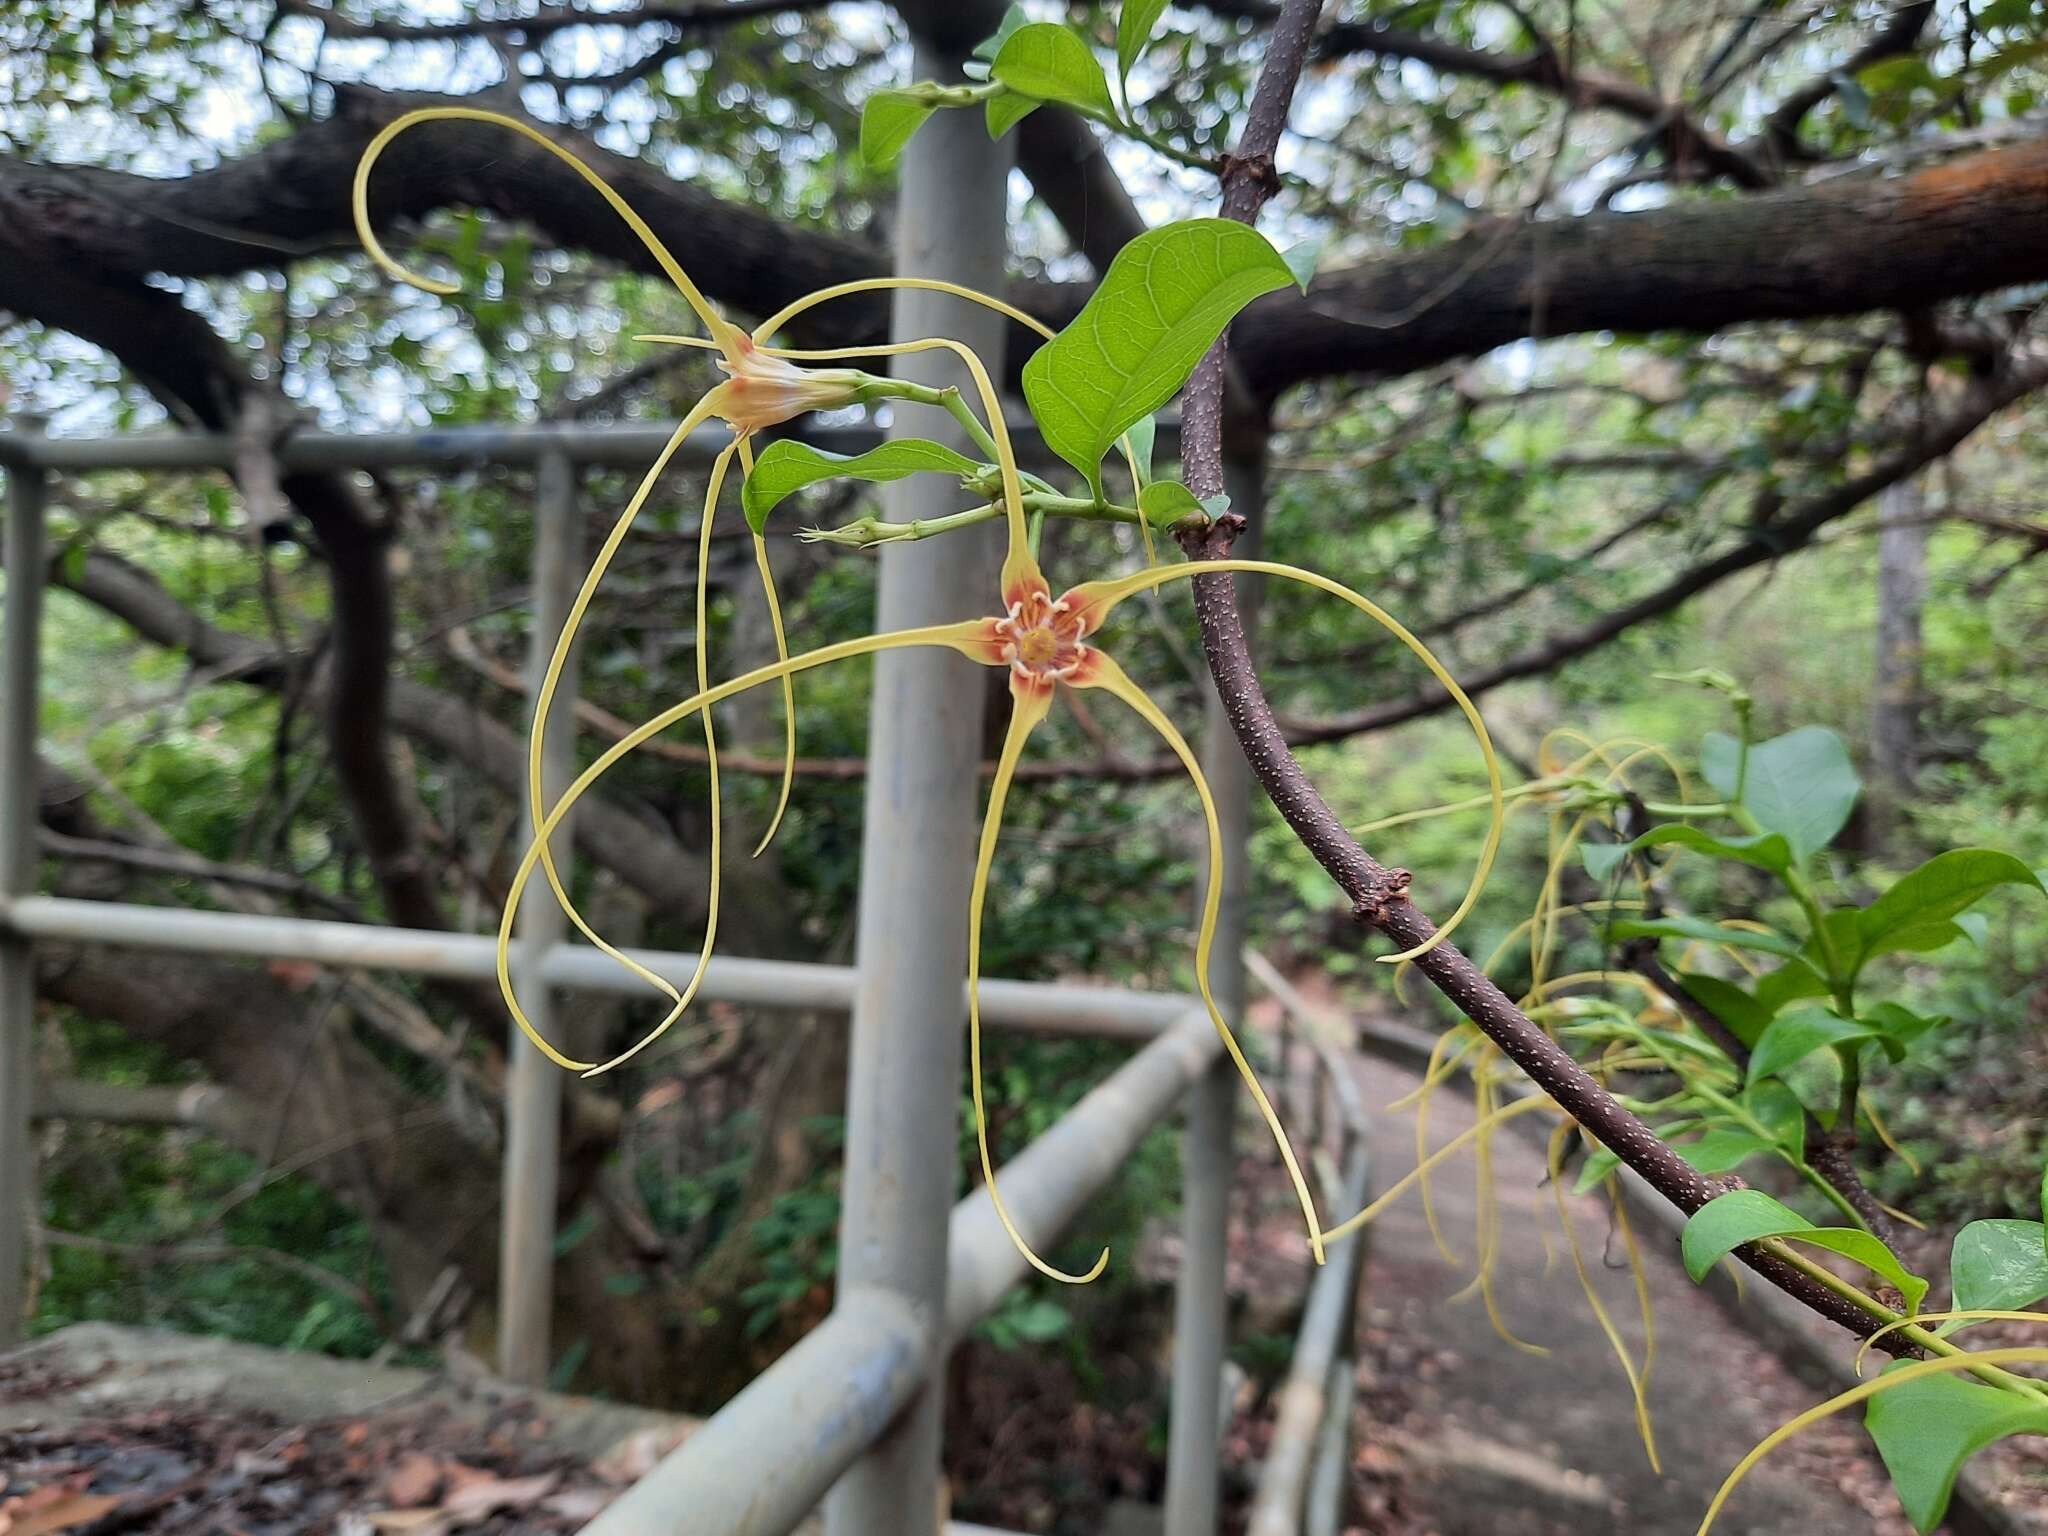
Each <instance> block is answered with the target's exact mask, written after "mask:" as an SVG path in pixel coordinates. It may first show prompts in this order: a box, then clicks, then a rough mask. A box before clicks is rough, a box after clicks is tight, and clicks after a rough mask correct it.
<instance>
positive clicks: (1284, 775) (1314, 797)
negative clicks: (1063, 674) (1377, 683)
mask: <svg viewBox="0 0 2048 1536" xmlns="http://www.w3.org/2000/svg"><path fill="white" fill-rule="evenodd" d="M1321 8H1322V7H1321V0H1284V3H1283V5H1282V6H1281V9H1280V15H1279V19H1278V20H1277V21H1276V22H1275V24H1274V27H1273V33H1272V38H1271V41H1270V43H1269V44H1268V47H1267V51H1266V60H1265V64H1264V66H1263V67H1262V69H1261V70H1260V73H1259V81H1258V85H1257V87H1256V89H1255V90H1254V92H1253V96H1252V104H1251V109H1250V111H1249V113H1248V114H1247V116H1246V119H1245V126H1244V132H1243V135H1242V137H1241V138H1240V141H1239V144H1238V148H1237V151H1236V153H1234V154H1232V155H1231V156H1229V157H1228V158H1227V159H1226V161H1225V164H1224V171H1223V206H1222V215H1223V217H1225V218H1229V219H1235V220H1237V221H1238V222H1240V223H1244V224H1250V223H1253V222H1254V221H1255V220H1256V219H1257V217H1258V214H1259V210H1260V209H1261V208H1263V207H1264V206H1265V204H1266V202H1267V200H1268V199H1269V198H1270V197H1271V196H1272V194H1273V192H1274V191H1275V190H1276V188H1277V185H1278V183H1277V179H1276V178H1275V176H1274V172H1273V157H1274V153H1275V151H1276V150H1277V149H1278V147H1279V143H1280V135H1281V133H1282V131H1283V130H1284V129H1285V127H1286V123H1287V113H1288V109H1289V106H1290V105H1291V104H1292V102H1293V99H1294V91H1295V87H1296V85H1297V84H1298V82H1299V81H1300V78H1301V69H1302V64H1303V61H1304V60H1305V58H1306V57H1307V53H1308V44H1309V40H1310V36H1311V34H1312V33H1313V31H1314V28H1315V23H1316V18H1317V16H1318V15H1319V14H1320V12H1321ZM1228 346H1229V335H1228V333H1227V332H1226V333H1225V335H1224V336H1223V337H1221V338H1219V339H1218V341H1217V343H1216V345H1215V346H1214V347H1212V348H1211V349H1210V351H1209V353H1208V355H1207V356H1206V357H1204V358H1203V359H1202V361H1201V363H1200V365H1199V366H1198V367H1197V368H1196V369H1195V372H1194V376H1193V378H1192V379H1191V380H1190V381H1189V383H1188V388H1187V393H1186V396H1185V398H1184V401H1183V404H1182V409H1181V454H1182V467H1183V469H1184V471H1185V475H1186V481H1187V485H1188V487H1189V489H1191V490H1192V491H1193V492H1194V493H1195V494H1196V495H1197V496H1202V497H1206V496H1214V495H1216V494H1217V493H1218V492H1220V491H1221V490H1222V489H1223V430H1222V428H1223V378H1224V374H1223V370H1224V361H1225V357H1226V355H1227V348H1228ZM1243 527H1244V523H1243V519H1241V518H1235V517H1230V516H1225V517H1223V518H1219V519H1218V520H1217V521H1216V522H1215V523H1214V524H1213V525H1211V526H1210V527H1208V528H1206V529H1200V530H1193V529H1191V530H1188V531H1187V532H1185V533H1183V534H1181V536H1180V542H1181V545H1182V547H1183V548H1184V549H1185V550H1186V551H1187V553H1188V555H1189V556H1190V557H1191V558H1194V559H1198V560H1202V559H1207V560H1216V559H1221V558H1223V557H1224V556H1225V555H1226V554H1228V552H1229V550H1230V547H1231V544H1232V543H1233V542H1234V541H1235V539H1236V537H1237V535H1238V533H1239V532H1240V531H1241V530H1242V529H1243ZM1192 585H1193V586H1194V589H1195V612H1196V616H1197V618H1198V619H1199V620H1200V622H1201V626H1202V648H1203V651H1204V653H1205V655H1206V656H1207V658H1208V662H1209V671H1210V675H1211V676H1212V677H1213V678H1214V679H1215V682H1216V688H1217V691H1218V693H1219V694H1220V695H1221V696H1222V699H1223V702H1224V706H1225V712H1226V713H1227V714H1228V716H1229V718H1230V724H1231V729H1232V731H1233V732H1234V733H1235V734H1236V736H1237V739H1238V742H1239V744H1240V746H1241V747H1242V748H1243V750H1244V754H1245V757H1246V760H1247V761H1248V762H1249V763H1250V764H1251V768H1252V772H1253V773H1254V774H1255V775H1256V776H1257V777H1258V780H1259V783H1260V784H1261V785H1263V786H1264V787H1265V790H1266V793H1267V795H1268V796H1270V797H1271V799H1272V801H1273V804H1274V806H1275V807H1276V808H1277V809H1278V810H1279V812H1280V814H1281V816H1282V817H1283V818H1285V820H1286V822H1287V824H1288V826H1289V827H1291V828H1292V829H1293V831H1294V833H1295V835H1296V836H1297V837H1298V838H1300V839H1301V842H1302V845H1303V846H1304V847H1305V848H1307V849H1308V851H1309V852H1310V853H1311V854H1313V855H1314V856H1315V859H1316V862H1317V863H1319V864H1321V865H1322V866H1323V868H1324V870H1326V871H1327V872H1328V873H1329V875H1330V878H1331V879H1333V880H1335V881H1336V882H1337V885H1338V887H1339V889H1341V890H1342V891H1343V892H1344V894H1345V895H1346V896H1347V897H1348V898H1349V899H1350V901H1351V904H1352V910H1353V912H1354V913H1355V914H1356V916H1357V917H1358V919H1359V921H1360V922H1362V923H1364V924H1365V925H1366V926H1367V927H1369V928H1372V929H1374V930H1375V931H1377V932H1379V933H1381V934H1383V935H1385V936H1386V937H1387V938H1389V939H1391V940H1392V941H1393V942H1394V943H1395V944H1397V945H1398V946H1400V947H1401V948H1402V949H1410V948H1414V947H1416V946H1418V945H1421V944H1424V943H1427V942H1428V941H1429V940H1430V939H1431V938H1432V937H1434V935H1435V933H1436V925H1435V924H1433V923H1432V922H1431V921H1430V920H1429V919H1428V918H1427V917H1425V916H1424V915H1423V914H1422V912H1421V911H1419V910H1418V909H1417V908H1416V906H1415V904H1414V903H1413V902H1411V901H1410V900H1409V899H1408V883H1409V876H1408V873H1407V872H1406V871H1405V870H1398V869H1389V868H1387V867H1386V866H1384V865H1382V864H1381V863H1380V862H1379V861H1378V860H1376V859H1374V858H1373V857H1372V855H1371V854H1369V853H1367V852H1366V851H1365V849H1363V848H1361V847H1360V846H1359V845H1358V843H1357V842H1356V841H1355V840H1354V839H1353V838H1352V837H1351V835H1350V834H1349V833H1348V832H1346V831H1345V830H1344V827H1343V825H1342V823H1340V822H1339V821H1338V820H1337V817H1336V815H1335V814H1334V813H1333V812H1332V811H1331V810H1330V807H1329V806H1328V804H1327V803H1325V801H1324V800H1323V797H1322V795H1321V794H1320V793H1318V792H1317V790H1316V787H1315V785H1314V784H1313V783H1311V782H1310V780H1309V777H1308V775H1307V773H1305V772H1304V771H1303V769H1302V767H1301V764H1300V763H1299V762H1298V761H1296V759H1295V757H1294V754H1293V753H1292V751H1291V750H1289V748H1288V745H1287V741H1286V738H1285V736H1284V734H1283V733H1282V731H1281V729H1280V724H1279V722H1278V721H1277V720H1275V719H1274V717H1273V709H1272V705H1271V704H1270V703H1269V702H1268V701H1267V699H1266V693H1265V689H1264V688H1263V687H1262V686H1261V685H1260V683H1259V679H1258V675H1257V673H1256V672H1255V671H1254V669H1253V667H1252V662H1251V656H1250V653H1249V651H1248V649H1247V647H1246V644H1245V635H1244V626H1243V623H1242V621H1241V619H1240V617H1239V615H1238V610H1237V590H1236V585H1235V583H1234V582H1233V581H1232V579H1231V578H1230V577H1229V576H1208V577H1197V578H1196V579H1195V581H1194V582H1193V583H1192ZM1415 966H1416V969H1418V970H1420V971H1421V972H1422V973H1423V974H1424V975H1425V976H1427V977H1428V978H1429V979H1430V981H1431V982H1432V983H1434V984H1435V986H1436V988H1437V990H1438V991H1440V992H1442V993H1443V994H1444V996H1445V997H1447V998H1449V999H1450V1001H1451V1002H1452V1003H1453V1004H1454V1005H1455V1006H1456V1007H1457V1008H1458V1009H1459V1011H1460V1012H1462V1013H1463V1014H1464V1015H1465V1016H1466V1017H1467V1018H1469V1019H1470V1020H1471V1021H1472V1022H1473V1023H1474V1024H1476V1025H1478V1026H1479V1028H1480V1029H1481V1030H1483V1031H1484V1032H1485V1033H1486V1035H1487V1037H1488V1038H1489V1039H1490V1040H1492V1041H1493V1043H1494V1044H1495V1045H1496V1046H1498V1047H1499V1048H1500V1050H1501V1051H1502V1053H1503V1054H1505V1055H1506V1056H1507V1057H1508V1058H1509V1059H1510V1060H1511V1061H1513V1062H1514V1063H1515V1065H1516V1066H1518V1067H1520V1068H1521V1069H1522V1070H1523V1071H1524V1072H1525V1073H1527V1074H1528V1076H1529V1078H1530V1080H1531V1081H1533V1082H1534V1083H1535V1084H1536V1085H1537V1086H1538V1087H1540V1088H1542V1089H1543V1090H1544V1092H1546V1093H1548V1094H1549V1095H1550V1096H1551V1098H1552V1099H1554V1100H1555V1101H1556V1102H1557V1103H1558V1105H1559V1106H1560V1107H1561V1108H1562V1109H1563V1110H1564V1111H1565V1112H1566V1113H1567V1114H1568V1115H1570V1116H1571V1117H1572V1118H1573V1119H1574V1120H1575V1121H1577V1122H1578V1123H1579V1124H1580V1125H1581V1126H1583V1127H1584V1128H1585V1129H1586V1130H1587V1131H1588V1132H1589V1133H1590V1134H1591V1135H1592V1136H1593V1137H1594V1138H1595V1139H1596V1140H1598V1141H1599V1142H1600V1144H1601V1145H1602V1146H1604V1147H1606V1148H1607V1149H1608V1150H1609V1151H1611V1152H1613V1153H1614V1154H1615V1155H1616V1156H1617V1157H1619V1158H1620V1159H1621V1160H1622V1162H1624V1163H1625V1164H1627V1165H1628V1166H1629V1167H1630V1168H1632V1169H1633V1170H1635V1172H1636V1173H1638V1174H1640V1175H1641V1176H1642V1177H1643V1179H1644V1180H1645V1181H1646V1182H1648V1183H1649V1184H1650V1186H1651V1187H1652V1188H1654V1189H1656V1190H1657V1192H1658V1193H1659V1194H1661V1195H1663V1196H1664V1197H1665V1198H1666V1199H1667V1200H1669V1201H1671V1202H1672V1204H1674V1205H1676V1206H1677V1207H1678V1208H1679V1209H1680V1210H1682V1211H1684V1212H1686V1213H1687V1214H1688V1215H1689V1214H1691V1213H1692V1212H1694V1211H1696V1210H1698V1209H1699V1208H1700V1207H1701V1206H1703V1205H1705V1204H1706V1203H1707V1202H1708V1201H1709V1200H1711V1199H1713V1198H1714V1197H1715V1196H1716V1195H1718V1194H1721V1193H1723V1192H1724V1191H1725V1190H1726V1189H1727V1188H1729V1187H1731V1186H1730V1185H1728V1184H1726V1183H1724V1182H1722V1181H1718V1180H1710V1179H1708V1178H1706V1177H1705V1176H1704V1175H1702V1174H1700V1173H1699V1172H1697V1171H1696V1170H1695V1169H1694V1168H1693V1167H1692V1165H1691V1164H1689V1163H1687V1162H1686V1161H1685V1160H1684V1159H1683V1158H1681V1157H1680V1156H1679V1155H1678V1154H1677V1153H1675V1152H1673V1151H1672V1150H1671V1149H1670V1148H1669V1147H1667V1146H1665V1145H1664V1143H1663V1142H1662V1141H1660V1140H1659V1139H1658V1138H1657V1136H1656V1134H1655V1133H1654V1132H1652V1131H1651V1130H1650V1128H1649V1127H1648V1126H1646V1125H1644V1124H1643V1122H1642V1121H1641V1120H1639V1119H1637V1118H1636V1117H1635V1116H1634V1115H1632V1114H1630V1113H1629V1112H1628V1111H1627V1110H1626V1109H1624V1108H1623V1107H1622V1106H1621V1105H1620V1104H1618V1103H1617V1102H1615V1100H1614V1098H1613V1096H1612V1095H1611V1094H1609V1093H1608V1092H1607V1090H1606V1089H1604V1088H1602V1087H1601V1086H1600V1084H1599V1083H1598V1082H1597V1081H1595V1080H1594V1078H1593V1077H1592V1075H1591V1074H1590V1073H1588V1072H1587V1071H1586V1069H1585V1068H1584V1067H1582V1066H1580V1065H1579V1064H1578V1062H1576V1061H1574V1060H1573V1059H1572V1057H1571V1056H1570V1055H1569V1054H1568V1053H1567V1052H1566V1051H1565V1050H1564V1048H1563V1047H1562V1046H1560V1045H1559V1044H1558V1043H1557V1042H1556V1041H1554V1040H1552V1039H1551V1038H1550V1036H1549V1035H1548V1034H1546V1033H1545V1032H1544V1031H1543V1030H1542V1029H1541V1028H1540V1027H1538V1026H1537V1025H1536V1024H1535V1023H1534V1022H1533V1021H1532V1020H1530V1018H1529V1017H1528V1016H1527V1015H1526V1014H1524V1013H1523V1012H1522V1010H1521V1009H1520V1008H1518V1007H1516V1006H1515V1004H1514V1002H1513V1001H1512V1000H1511V999H1510V998H1509V997H1508V996H1507V994H1506V993H1504V992H1502V991H1501V989H1500V988H1499V987H1498V986H1496V985H1495V984H1494V983H1493V981H1492V980H1491V978H1489V977H1487V976H1486V975H1485V974H1484V973H1482V972H1481V971H1480V969H1479V967H1478V966H1476V965H1474V964H1473V963H1472V962H1471V960H1469V959H1468V958H1467V957H1466V956H1465V955H1464V954H1462V953H1461V952H1460V951H1459V950H1458V948H1457V947H1456V946H1455V945H1452V944H1448V943H1446V944H1439V945H1437V946H1436V947H1435V948H1434V949H1432V950H1430V951H1429V952H1428V953H1427V954H1424V955H1422V956H1421V957H1420V958H1418V959H1417V960H1416V961H1415ZM1741 1254H1742V1258H1743V1260H1744V1262H1745V1263H1747V1264H1748V1265H1749V1266H1750V1268H1752V1269H1754V1270H1755V1271H1756V1272H1757V1273H1759V1274H1761V1275H1763V1276H1764V1277H1765V1278H1766V1279H1768V1280H1770V1281H1771V1282H1772V1283H1773V1284H1774V1285H1776V1286H1778V1287H1779V1288H1780V1289H1781V1290H1783V1291H1785V1292H1786V1293H1787V1294H1789V1295H1791V1296H1793V1297H1795V1298H1797V1299H1798V1300H1799V1301H1801V1302H1803V1303H1805V1304H1806V1305H1807V1306H1809V1307H1811V1308H1812V1309H1813V1310H1814V1311H1816V1312H1818V1313H1820V1314H1821V1315H1822V1316H1824V1317H1827V1318H1829V1319H1831V1320H1833V1321H1835V1322H1838V1323H1840V1324H1842V1326H1844V1327H1845V1328H1848V1329H1849V1330H1850V1331H1852V1332H1854V1333H1857V1334H1859V1335H1860V1334H1863V1333H1867V1332H1869V1331H1870V1329H1871V1326H1872V1324H1871V1319H1870V1318H1869V1316H1868V1315H1867V1314H1866V1313H1865V1312H1864V1311H1862V1310H1861V1309H1859V1308H1858V1307H1857V1306H1855V1305H1854V1304H1853V1303H1852V1302H1850V1301H1848V1300H1846V1299H1844V1298H1843V1297H1841V1296H1838V1295H1836V1294H1834V1293H1833V1292H1831V1291H1829V1290H1828V1289H1827V1288H1826V1287H1824V1286H1822V1285H1820V1284H1819V1283H1817V1282H1816V1281H1815V1280H1813V1279H1812V1278H1811V1277H1809V1276H1807V1275H1804V1274H1801V1273H1800V1272H1799V1271H1798V1270H1796V1269H1794V1268H1792V1267H1791V1266H1790V1265H1787V1264H1785V1263H1784V1262H1783V1261H1781V1260H1778V1259H1776V1258H1773V1257H1771V1256H1770V1255H1769V1254H1766V1253H1763V1252H1760V1251H1758V1250H1757V1249H1755V1248H1754V1247H1751V1248H1745V1249H1743V1250H1741ZM1892 1346H1895V1347H1893V1353H1898V1354H1913V1353H1917V1351H1915V1350H1914V1348H1913V1346H1912V1345H1910V1344H1908V1343H1904V1342H1899V1341H1897V1339H1896V1336H1895V1335H1887V1337H1886V1338H1885V1339H1884V1340H1881V1341H1880V1347H1892Z"/></svg>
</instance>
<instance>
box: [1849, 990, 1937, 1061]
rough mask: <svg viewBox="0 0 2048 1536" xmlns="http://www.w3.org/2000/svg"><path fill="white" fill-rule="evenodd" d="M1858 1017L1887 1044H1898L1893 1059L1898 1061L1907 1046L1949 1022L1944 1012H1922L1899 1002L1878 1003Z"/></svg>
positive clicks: (1861, 1012) (1862, 1011) (1864, 1010)
mask: <svg viewBox="0 0 2048 1536" xmlns="http://www.w3.org/2000/svg"><path fill="white" fill-rule="evenodd" d="M1857 1017H1858V1018H1860V1019H1862V1020H1863V1022H1864V1023H1866V1024H1868V1025H1869V1026H1870V1027H1871V1028H1872V1029H1875V1030H1876V1031H1877V1032H1878V1034H1879V1035H1881V1036H1882V1037H1883V1038H1884V1040H1885V1042H1886V1044H1887V1046H1888V1047H1890V1046H1896V1047H1898V1049H1897V1050H1896V1051H1895V1052H1894V1054H1893V1056H1892V1059H1893V1060H1894V1061H1897V1060H1899V1059H1900V1057H1902V1056H1904V1054H1905V1047H1906V1046H1909V1045H1911V1044H1912V1043H1913V1042H1914V1041H1915V1040H1918V1039H1919V1038H1920V1037H1921V1036H1922V1035H1924V1034H1926V1033H1927V1032H1928V1031H1929V1030H1932V1029H1939V1028H1941V1026H1942V1025H1944V1024H1946V1023H1947V1022H1948V1015H1947V1014H1944V1013H1937V1014H1932V1015H1929V1014H1920V1013H1915V1012H1913V1010H1912V1009H1910V1008H1904V1007H1901V1006H1900V1005H1899V1004H1897V1003H1878V1004H1875V1005H1874V1006H1872V1007H1868V1008H1864V1009H1863V1010H1861V1011H1860V1012H1859V1013H1858V1014H1857Z"/></svg>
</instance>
